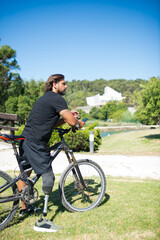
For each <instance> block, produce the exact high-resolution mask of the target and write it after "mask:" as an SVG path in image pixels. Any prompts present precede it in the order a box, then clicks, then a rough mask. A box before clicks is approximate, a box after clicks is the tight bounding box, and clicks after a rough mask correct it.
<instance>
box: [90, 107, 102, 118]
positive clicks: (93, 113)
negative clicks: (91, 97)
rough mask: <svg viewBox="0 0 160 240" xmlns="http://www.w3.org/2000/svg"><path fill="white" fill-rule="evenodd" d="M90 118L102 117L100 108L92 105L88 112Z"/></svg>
mask: <svg viewBox="0 0 160 240" xmlns="http://www.w3.org/2000/svg"><path fill="white" fill-rule="evenodd" d="M89 114H90V116H91V118H94V119H102V113H101V108H97V107H93V108H92V109H91V111H90V112H89Z"/></svg>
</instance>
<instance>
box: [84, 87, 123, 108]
mask: <svg viewBox="0 0 160 240" xmlns="http://www.w3.org/2000/svg"><path fill="white" fill-rule="evenodd" d="M122 99H123V97H122V94H121V93H119V92H117V91H115V90H114V89H112V88H110V87H105V88H104V94H103V95H100V94H97V95H94V96H92V97H87V98H86V101H87V105H89V106H101V105H104V104H106V103H107V102H109V101H114V100H116V101H122Z"/></svg>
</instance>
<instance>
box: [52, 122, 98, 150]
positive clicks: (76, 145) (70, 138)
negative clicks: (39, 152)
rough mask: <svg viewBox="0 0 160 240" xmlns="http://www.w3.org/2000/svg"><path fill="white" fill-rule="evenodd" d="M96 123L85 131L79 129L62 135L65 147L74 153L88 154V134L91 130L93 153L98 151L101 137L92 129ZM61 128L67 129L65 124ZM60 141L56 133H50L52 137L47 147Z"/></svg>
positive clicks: (96, 130)
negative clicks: (92, 131)
mask: <svg viewBox="0 0 160 240" xmlns="http://www.w3.org/2000/svg"><path fill="white" fill-rule="evenodd" d="M97 123H98V122H94V123H92V124H90V125H89V126H88V127H86V128H85V129H83V130H82V129H81V130H78V131H76V133H73V132H72V131H70V132H69V133H68V134H66V135H64V139H65V141H66V143H67V145H68V146H69V147H70V148H71V149H73V151H76V152H81V151H83V152H88V151H89V150H90V146H89V133H90V131H91V130H94V151H97V150H98V149H99V146H100V145H101V135H100V130H99V129H94V127H95V126H96V125H97ZM62 128H69V126H68V125H67V124H65V125H63V127H62ZM59 141H60V138H59V136H58V133H57V132H56V131H53V132H52V136H51V138H50V141H49V145H50V146H51V145H53V144H55V143H57V142H59Z"/></svg>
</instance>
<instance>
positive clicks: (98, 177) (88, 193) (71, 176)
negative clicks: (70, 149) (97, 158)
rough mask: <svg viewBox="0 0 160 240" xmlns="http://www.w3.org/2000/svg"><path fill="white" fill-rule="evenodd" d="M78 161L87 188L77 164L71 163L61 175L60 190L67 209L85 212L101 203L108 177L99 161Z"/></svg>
mask: <svg viewBox="0 0 160 240" xmlns="http://www.w3.org/2000/svg"><path fill="white" fill-rule="evenodd" d="M77 163H78V167H79V170H80V172H81V175H82V178H83V180H84V182H85V185H86V189H84V188H83V186H82V184H81V182H80V180H79V177H78V174H77V172H76V169H75V166H74V164H73V163H71V164H70V165H69V166H68V167H67V168H66V170H65V171H64V173H63V175H62V176H61V179H60V182H59V190H60V196H61V201H62V204H63V206H64V207H65V208H66V209H67V210H69V211H71V212H84V211H88V210H91V209H93V208H95V207H97V206H98V205H99V204H100V203H101V201H102V199H103V197H104V195H105V191H106V178H105V174H104V172H103V170H102V169H101V167H100V166H99V165H98V164H97V163H95V162H93V161H91V160H88V159H82V160H78V161H77ZM75 174H76V177H75Z"/></svg>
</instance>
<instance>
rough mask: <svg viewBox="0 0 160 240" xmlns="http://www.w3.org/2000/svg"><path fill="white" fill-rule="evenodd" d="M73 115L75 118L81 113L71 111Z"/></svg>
mask: <svg viewBox="0 0 160 240" xmlns="http://www.w3.org/2000/svg"><path fill="white" fill-rule="evenodd" d="M71 113H72V114H73V116H74V117H75V118H77V117H79V112H77V111H71Z"/></svg>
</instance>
